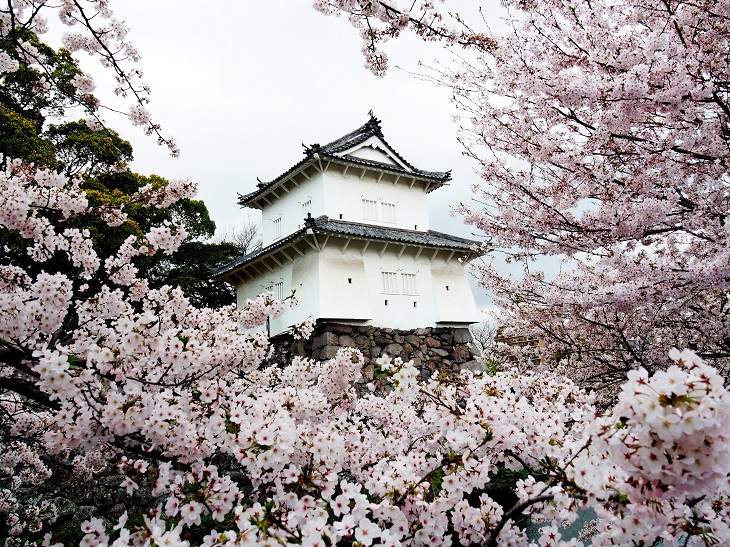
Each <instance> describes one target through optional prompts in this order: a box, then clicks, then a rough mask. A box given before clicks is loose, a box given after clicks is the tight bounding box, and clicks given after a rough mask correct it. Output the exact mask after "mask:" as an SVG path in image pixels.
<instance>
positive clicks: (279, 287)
mask: <svg viewBox="0 0 730 547" xmlns="http://www.w3.org/2000/svg"><path fill="white" fill-rule="evenodd" d="M273 292H274V298H276V299H277V300H284V282H283V281H280V282H279V283H274V291H273Z"/></svg>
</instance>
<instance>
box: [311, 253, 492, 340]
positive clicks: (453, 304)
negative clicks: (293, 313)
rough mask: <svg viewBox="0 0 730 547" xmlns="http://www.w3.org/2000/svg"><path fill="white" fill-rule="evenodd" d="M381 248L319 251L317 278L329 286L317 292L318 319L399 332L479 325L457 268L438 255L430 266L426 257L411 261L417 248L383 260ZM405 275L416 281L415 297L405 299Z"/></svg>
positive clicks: (461, 271) (463, 275)
mask: <svg viewBox="0 0 730 547" xmlns="http://www.w3.org/2000/svg"><path fill="white" fill-rule="evenodd" d="M382 246H383V244H382V243H380V242H378V243H375V242H373V243H372V244H371V245H369V246H368V249H367V250H366V251H365V253H364V254H361V252H360V250H358V249H357V247H356V246H354V247H351V248H349V249H348V252H346V253H344V254H343V253H342V252H341V250H340V249H339V248H338V247H330V248H327V249H325V250H324V251H323V253H322V254H321V259H320V279H322V280H327V281H326V282H324V283H323V284H322V287H321V289H320V293H319V294H320V315H319V317H324V318H327V319H339V320H342V321H343V322H347V321H348V319H349V320H350V321H353V322H357V323H366V324H371V325H376V326H387V327H391V328H399V329H413V328H419V327H427V326H436V325H437V324H442V323H444V322H446V323H447V324H464V323H473V322H478V321H479V313H478V311H477V308H476V305H475V303H474V297H473V295H472V293H471V290H470V289H469V283H468V281H467V278H466V272H465V271H464V267H463V266H462V264H461V263H459V262H458V261H457V260H452V261H451V262H449V263H447V262H446V261H445V260H444V259H442V258H440V257H438V256H437V257H436V259H435V260H434V261H433V262H432V261H431V259H430V256H432V255H431V254H427V253H421V255H420V256H419V258H418V259H415V249H413V250H409V251H406V252H404V253H403V254H401V256H400V257H398V254H399V252H400V251H399V248H398V247H396V246H391V247H390V249H388V248H386V251H385V252H384V253H383V255H382V256H381V255H380V252H381V249H382ZM383 272H389V273H394V274H395V275H396V280H397V289H396V291H395V292H392V293H386V292H385V290H384V285H383ZM403 274H412V275H415V276H416V293H417V294H404V285H403V277H402V276H403ZM350 279H352V283H350V282H349V280H350ZM446 286H448V287H449V289H448V290H447V289H446ZM443 294H445V295H446V296H445V297H442V295H443ZM386 302H387V303H386ZM414 303H415V305H414Z"/></svg>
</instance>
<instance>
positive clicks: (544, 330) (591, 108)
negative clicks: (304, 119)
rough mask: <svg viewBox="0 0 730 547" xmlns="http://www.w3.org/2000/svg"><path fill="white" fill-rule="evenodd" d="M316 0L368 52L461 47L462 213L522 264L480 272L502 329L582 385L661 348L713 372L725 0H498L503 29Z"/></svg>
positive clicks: (723, 211) (719, 273)
mask: <svg viewBox="0 0 730 547" xmlns="http://www.w3.org/2000/svg"><path fill="white" fill-rule="evenodd" d="M315 4H316V7H317V8H318V9H320V10H321V11H324V12H326V13H345V14H347V15H348V17H349V18H350V21H351V22H352V23H353V24H354V25H355V26H356V27H357V28H358V29H359V30H360V32H361V34H362V35H363V38H364V40H365V47H366V49H367V50H368V51H369V52H370V51H373V50H374V51H377V50H378V48H380V47H381V46H382V42H383V41H384V40H385V39H387V38H390V37H394V36H398V35H399V34H400V33H401V32H402V31H404V30H407V29H411V30H413V31H415V32H416V33H418V34H420V35H421V36H423V37H424V39H429V40H437V39H438V40H442V41H443V43H445V44H446V45H447V46H450V47H452V48H453V47H457V48H459V49H463V48H468V49H471V50H472V51H471V52H468V51H463V52H462V53H461V54H460V58H462V59H465V60H464V62H458V61H457V62H456V63H455V64H454V66H453V67H451V69H450V70H449V71H445V72H443V73H441V75H440V78H441V83H445V84H446V85H450V86H451V87H453V89H454V91H455V95H456V101H457V104H458V105H459V106H460V108H461V109H462V122H463V123H464V124H465V126H466V127H467V129H466V130H465V133H464V135H463V138H464V143H465V145H466V146H467V149H468V151H469V153H470V154H471V155H472V157H474V158H475V160H476V161H478V162H479V164H480V165H481V170H482V178H483V179H484V182H483V184H482V185H481V186H480V187H478V188H475V191H476V192H477V193H479V194H480V196H479V198H478V201H479V203H480V205H478V206H474V205H470V204H462V205H461V207H460V208H459V210H460V211H461V212H462V213H463V214H464V215H465V218H466V221H467V222H469V223H472V224H474V225H475V226H477V227H478V228H479V229H481V230H482V231H483V232H484V233H485V247H486V248H487V249H488V250H490V251H491V252H492V254H493V255H495V256H496V255H501V256H504V257H506V259H507V260H508V261H510V262H512V263H513V264H516V265H522V270H523V275H520V276H513V277H506V276H505V275H503V274H501V273H500V270H499V269H498V268H495V267H494V265H492V264H487V265H484V266H482V267H481V268H480V275H481V280H482V284H483V285H484V286H485V287H487V288H488V289H490V290H491V291H493V292H494V293H495V295H496V299H497V302H498V303H499V305H500V306H501V308H502V310H503V313H504V319H505V324H507V325H508V326H509V327H510V330H511V333H512V334H514V335H530V336H540V337H541V338H542V339H543V340H544V341H545V342H546V350H545V356H546V357H547V358H548V362H551V363H556V362H558V361H559V362H561V363H563V364H564V365H566V366H567V370H571V371H573V372H574V373H575V374H576V376H577V377H578V379H580V380H581V381H583V382H588V383H589V385H592V386H593V387H601V386H607V385H612V384H618V383H621V382H622V381H624V380H625V378H626V373H627V372H628V371H629V370H632V369H634V368H636V367H637V366H643V367H645V368H647V369H648V370H654V368H655V367H656V366H658V363H662V362H663V359H662V356H663V355H665V354H666V352H667V350H668V349H669V348H671V347H673V346H676V347H690V348H693V349H694V350H695V351H696V352H697V353H698V354H699V355H700V356H702V357H703V358H704V359H707V360H710V361H712V362H713V364H714V365H715V366H716V367H718V368H719V369H720V370H721V371H723V374H724V375H725V376H726V377H727V375H728V373H729V372H730V370H729V369H728V363H729V361H728V357H730V330H729V327H730V321H729V320H728V312H729V311H730V306H729V305H728V304H729V302H728V292H727V291H728V281H729V280H730V271H728V267H729V265H730V260H729V258H730V256H728V252H730V251H729V250H728V249H730V246H729V245H728V243H729V242H728V210H729V205H730V202H729V196H730V193H729V187H728V159H729V158H730V156H729V149H728V144H729V142H730V139H729V138H728V123H729V121H730V96H729V95H728V92H729V91H730V88H729V87H728V85H729V84H728V82H729V81H730V64H729V61H728V57H727V49H728V43H730V23H729V21H730V11H729V10H730V6H729V5H728V3H727V2H717V1H716V0H707V1H704V0H701V1H698V2H695V1H684V0H650V1H636V0H618V1H603V0H599V1H595V2H586V1H579V2H570V1H565V0H547V1H540V2H535V1H527V2H525V1H522V0H519V1H517V0H515V1H512V0H503V1H502V5H503V7H505V8H506V10H507V20H506V23H507V28H509V29H510V30H509V31H508V32H507V33H505V34H504V35H493V34H491V33H487V32H485V33H480V32H478V31H475V30H472V28H471V27H470V26H469V25H468V23H469V22H467V21H464V20H463V19H461V18H460V17H459V16H458V15H455V14H454V15H451V16H448V15H446V14H447V13H448V12H449V10H450V9H451V5H450V3H449V2H444V6H441V5H440V3H437V2H415V3H413V4H411V3H403V4H402V5H401V3H399V2H387V1H380V2H358V1H345V0H320V1H318V2H316V3H315ZM476 23H479V21H476ZM366 62H367V64H369V65H370V66H371V68H372V70H373V71H374V72H375V73H376V74H380V73H381V72H382V70H383V67H382V65H381V64H380V63H379V62H378V57H377V55H376V54H373V53H368V55H367V56H366ZM536 258H542V259H543V262H542V263H540V262H538V263H537V264H536V263H535V262H534V260H535V259H536ZM547 260H549V261H552V262H553V263H557V262H560V261H565V265H564V267H563V268H562V273H561V274H560V275H557V276H546V275H545V274H544V273H543V272H542V271H541V267H540V264H545V261H547ZM553 269H557V268H553ZM501 271H504V270H503V269H502V270H501Z"/></svg>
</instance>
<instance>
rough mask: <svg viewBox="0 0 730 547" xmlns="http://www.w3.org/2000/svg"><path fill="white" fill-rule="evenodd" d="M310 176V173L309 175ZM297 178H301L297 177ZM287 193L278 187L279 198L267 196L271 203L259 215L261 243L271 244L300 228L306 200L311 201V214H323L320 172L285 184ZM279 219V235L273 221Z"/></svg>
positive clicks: (322, 191)
mask: <svg viewBox="0 0 730 547" xmlns="http://www.w3.org/2000/svg"><path fill="white" fill-rule="evenodd" d="M310 176H311V175H310ZM298 180H302V179H301V178H299V179H298ZM287 189H288V190H289V193H288V194H287V193H286V191H285V190H282V189H279V190H277V193H278V194H279V196H280V199H278V200H277V199H275V198H274V197H273V196H270V197H269V201H272V204H271V205H265V206H264V209H263V211H262V216H261V234H262V240H263V245H264V247H266V246H267V245H271V244H272V243H274V242H275V241H278V240H279V239H281V238H284V237H286V236H288V235H290V234H292V233H294V232H296V231H297V230H298V229H299V228H301V227H302V226H303V224H304V217H305V216H306V215H305V213H304V211H303V208H302V207H303V204H304V203H305V202H307V201H311V203H312V208H311V212H312V216H313V217H315V218H316V217H318V216H321V215H324V214H325V205H324V204H325V200H324V188H323V182H322V174H321V173H319V172H316V173H315V174H314V175H313V176H311V180H306V181H303V182H301V183H300V184H299V186H294V185H293V184H291V183H288V184H287ZM278 218H280V219H281V221H280V222H281V237H276V234H275V233H274V221H275V220H276V219H278Z"/></svg>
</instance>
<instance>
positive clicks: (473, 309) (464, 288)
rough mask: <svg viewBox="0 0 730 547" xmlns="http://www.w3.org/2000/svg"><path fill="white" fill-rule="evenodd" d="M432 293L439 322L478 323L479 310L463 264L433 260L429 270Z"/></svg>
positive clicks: (479, 319)
mask: <svg viewBox="0 0 730 547" xmlns="http://www.w3.org/2000/svg"><path fill="white" fill-rule="evenodd" d="M431 277H432V279H433V294H434V300H435V302H436V307H437V309H438V316H437V318H436V321H438V322H439V323H441V324H447V325H448V324H452V323H464V322H468V323H478V322H479V321H481V318H480V315H479V310H478V309H477V306H476V304H475V303H474V295H473V294H472V292H471V287H470V286H469V280H468V279H467V277H466V271H465V270H464V266H463V265H462V264H461V263H460V262H458V261H452V262H449V263H446V262H443V261H441V262H439V261H435V263H434V266H433V268H432V270H431Z"/></svg>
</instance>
